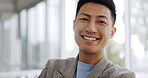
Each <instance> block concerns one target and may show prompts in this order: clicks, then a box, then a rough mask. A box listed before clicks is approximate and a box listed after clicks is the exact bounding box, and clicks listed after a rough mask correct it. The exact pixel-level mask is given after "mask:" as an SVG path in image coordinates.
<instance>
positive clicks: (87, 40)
mask: <svg viewBox="0 0 148 78" xmlns="http://www.w3.org/2000/svg"><path fill="white" fill-rule="evenodd" d="M73 25H74V27H73V30H74V33H75V41H76V43H77V44H78V46H79V50H80V52H84V53H90V54H92V53H98V52H103V49H104V47H105V45H106V44H107V42H108V40H109V39H110V38H112V37H113V35H114V33H115V32H116V28H115V27H113V26H112V25H113V22H112V16H111V11H110V10H109V9H108V8H107V7H106V6H104V5H101V4H96V3H86V4H84V5H83V6H82V7H81V8H80V10H79V13H78V15H77V18H76V20H74V22H73Z"/></svg>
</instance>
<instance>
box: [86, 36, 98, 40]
mask: <svg viewBox="0 0 148 78" xmlns="http://www.w3.org/2000/svg"><path fill="white" fill-rule="evenodd" d="M84 39H87V40H89V41H94V40H97V39H96V38H89V37H85V36H84Z"/></svg>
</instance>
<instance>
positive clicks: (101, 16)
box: [80, 13, 108, 20]
mask: <svg viewBox="0 0 148 78" xmlns="http://www.w3.org/2000/svg"><path fill="white" fill-rule="evenodd" d="M80 15H85V16H87V17H91V16H90V15H89V14H87V13H81V14H80ZM97 18H105V19H107V20H108V18H107V16H104V15H98V16H97Z"/></svg>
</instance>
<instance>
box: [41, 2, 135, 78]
mask: <svg viewBox="0 0 148 78" xmlns="http://www.w3.org/2000/svg"><path fill="white" fill-rule="evenodd" d="M115 20H116V13H115V5H114V2H113V0H79V2H78V6H77V12H76V19H75V20H74V21H73V30H74V33H75V41H76V43H77V44H78V46H79V55H78V56H77V58H76V59H65V60H60V59H59V60H49V61H48V63H47V65H46V68H44V70H43V71H42V73H41V74H40V76H39V78H135V74H134V73H133V72H131V71H129V70H128V69H125V68H122V67H120V66H118V65H114V64H112V63H111V62H110V61H108V60H107V59H106V58H105V57H104V56H103V52H104V47H105V46H106V44H107V42H108V40H109V39H110V38H112V37H113V36H114V34H115V32H116V28H115V27H114V24H115Z"/></svg>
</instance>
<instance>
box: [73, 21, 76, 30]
mask: <svg viewBox="0 0 148 78" xmlns="http://www.w3.org/2000/svg"><path fill="white" fill-rule="evenodd" d="M75 23H76V20H73V29H74V28H75V25H76V24H75Z"/></svg>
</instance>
